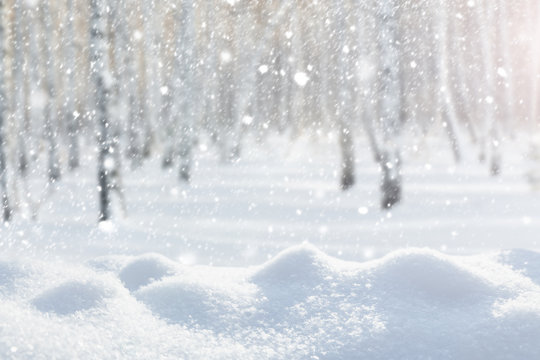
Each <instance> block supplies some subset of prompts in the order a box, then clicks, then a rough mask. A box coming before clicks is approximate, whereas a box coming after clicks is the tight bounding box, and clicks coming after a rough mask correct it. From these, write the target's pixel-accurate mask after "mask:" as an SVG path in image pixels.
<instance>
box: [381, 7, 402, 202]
mask: <svg viewBox="0 0 540 360" xmlns="http://www.w3.org/2000/svg"><path fill="white" fill-rule="evenodd" d="M399 4H400V2H399V1H398V0H381V1H378V2H377V20H378V28H379V35H378V37H377V42H378V48H379V61H380V69H379V114H378V116H379V122H380V124H379V125H380V127H381V128H382V129H381V130H382V137H383V141H382V148H381V157H380V159H379V164H380V167H381V173H382V179H381V207H382V208H383V209H390V208H391V207H392V206H394V205H395V204H397V203H398V202H399V201H400V200H401V187H402V184H401V181H402V180H401V154H400V148H399V135H400V130H401V123H400V112H401V105H402V104H401V96H400V76H399V61H400V58H399V48H398V41H397V36H398V30H399V29H398V23H399V22H398V8H399Z"/></svg>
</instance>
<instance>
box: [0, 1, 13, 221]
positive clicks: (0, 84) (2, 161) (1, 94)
mask: <svg viewBox="0 0 540 360" xmlns="http://www.w3.org/2000/svg"><path fill="white" fill-rule="evenodd" d="M5 11H6V10H5V8H4V0H0V19H2V20H0V197H1V201H2V219H3V221H4V222H7V221H9V220H10V219H11V215H12V210H11V207H10V205H9V198H8V187H7V182H8V181H7V163H6V151H5V149H6V141H5V134H4V130H5V127H4V124H5V123H4V117H5V112H6V91H5V77H4V70H5V69H4V57H5V48H4V43H5V31H4V22H3V19H4V12H5Z"/></svg>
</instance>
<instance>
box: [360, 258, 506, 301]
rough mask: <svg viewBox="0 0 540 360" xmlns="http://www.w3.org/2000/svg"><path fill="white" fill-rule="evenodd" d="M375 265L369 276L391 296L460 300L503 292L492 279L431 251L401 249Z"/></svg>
mask: <svg viewBox="0 0 540 360" xmlns="http://www.w3.org/2000/svg"><path fill="white" fill-rule="evenodd" d="M375 264H376V266H374V267H373V268H372V269H371V270H370V271H368V273H367V277H368V278H369V281H370V282H371V283H372V284H374V285H373V286H374V288H375V289H376V290H379V291H381V292H383V293H385V294H387V295H388V296H393V297H399V298H403V297H407V298H415V299H416V300H424V301H428V302H434V301H435V302H446V303H460V302H468V301H473V302H474V301H481V300H486V299H490V298H494V297H496V296H499V295H501V290H500V289H498V288H497V287H496V286H495V285H494V284H492V283H490V281H489V280H488V279H486V278H483V277H482V276H480V275H478V274H476V273H474V272H472V271H471V270H469V269H467V268H465V267H464V266H463V265H460V264H459V263H458V262H456V261H454V260H452V259H451V258H450V257H448V256H445V255H443V254H441V253H437V252H434V251H431V250H420V249H415V250H405V251H400V252H397V253H394V254H391V255H389V256H387V257H385V258H383V259H382V260H381V261H380V262H376V263H375Z"/></svg>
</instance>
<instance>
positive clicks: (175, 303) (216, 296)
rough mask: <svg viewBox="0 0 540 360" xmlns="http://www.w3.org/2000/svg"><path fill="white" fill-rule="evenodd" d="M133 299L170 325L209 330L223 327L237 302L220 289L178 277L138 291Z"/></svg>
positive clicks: (232, 296)
mask: <svg viewBox="0 0 540 360" xmlns="http://www.w3.org/2000/svg"><path fill="white" fill-rule="evenodd" d="M135 297H136V298H137V300H139V301H141V302H142V303H144V304H145V305H146V306H147V307H148V308H149V309H150V310H151V311H152V312H153V313H154V314H157V315H158V316H159V317H160V318H162V319H164V320H166V321H167V322H169V323H175V324H184V325H196V326H201V327H204V328H210V329H216V328H218V327H219V326H221V325H224V324H223V321H222V320H223V319H225V318H227V317H228V316H229V315H230V314H231V313H234V312H236V310H235V308H236V307H237V306H238V303H239V301H237V299H235V297H234V295H232V294H230V293H228V292H226V291H225V290H223V289H216V288H212V287H208V286H204V285H201V284H198V283H189V282H185V281H182V280H181V279H178V278H173V279H166V280H163V281H161V282H157V283H153V284H151V285H148V286H146V287H144V288H142V289H140V290H139V291H137V292H136V293H135Z"/></svg>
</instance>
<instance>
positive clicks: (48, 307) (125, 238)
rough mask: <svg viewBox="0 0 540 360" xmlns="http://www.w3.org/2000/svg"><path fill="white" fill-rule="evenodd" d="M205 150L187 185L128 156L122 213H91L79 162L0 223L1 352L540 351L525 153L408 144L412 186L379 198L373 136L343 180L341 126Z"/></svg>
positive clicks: (366, 354)
mask: <svg viewBox="0 0 540 360" xmlns="http://www.w3.org/2000/svg"><path fill="white" fill-rule="evenodd" d="M444 146H446V145H444ZM199 148H200V149H199V152H198V155H197V162H198V163H197V169H196V171H195V172H194V176H193V181H192V184H191V186H186V185H182V184H179V183H178V181H177V180H176V179H177V177H176V173H175V172H170V173H167V172H162V171H161V169H160V168H159V161H158V159H156V160H155V161H152V162H150V163H149V164H147V165H145V166H144V168H142V169H138V170H135V171H133V172H128V173H125V174H124V178H123V182H124V187H125V189H126V199H127V216H126V217H125V218H122V219H117V220H115V221H114V222H113V223H111V224H106V225H105V226H102V227H101V228H98V227H97V226H96V219H97V209H96V205H95V203H96V201H95V196H96V195H97V194H96V191H95V186H96V184H95V175H94V174H93V173H91V172H88V173H87V172H81V173H75V174H71V175H67V176H66V177H65V179H64V180H63V181H62V182H61V183H60V184H58V186H57V188H56V189H55V191H54V192H53V193H51V194H50V195H49V197H48V198H47V200H46V202H44V204H43V205H42V206H41V208H40V211H39V219H38V221H37V222H35V223H34V222H32V221H31V220H25V219H21V217H20V216H19V217H18V218H17V219H16V220H15V221H14V222H13V223H11V224H9V225H8V226H5V227H3V228H2V229H1V230H0V358H2V359H4V358H6V359H9V358H14V359H21V358H22V359H34V358H43V359H50V358H62V359H72V358H124V359H151V358H171V359H178V358H189V359H193V358H194V359H211V358H218V359H222V358H232V359H250V358H253V359H266V358H273V359H310V358H312V359H318V358H319V359H323V358H324V359H419V358H425V359H428V358H435V359H488V358H489V359H532V358H535V357H537V356H538V353H540V343H539V342H538V339H539V338H540V254H539V253H538V252H536V251H538V249H540V245H539V244H538V240H537V239H538V234H539V233H540V202H539V201H538V200H540V195H539V194H537V193H534V192H532V191H531V189H530V185H529V184H528V183H527V182H526V180H525V176H524V172H525V170H526V168H525V165H524V160H522V159H521V157H520V152H519V151H517V150H516V151H514V152H513V154H511V156H509V158H506V159H505V160H506V163H505V167H504V169H503V175H502V176H501V177H500V178H490V177H489V176H488V175H487V170H486V166H485V165H484V166H480V165H478V164H477V162H476V161H475V160H474V159H467V161H465V163H464V164H463V165H459V166H456V165H454V164H453V163H452V162H451V161H450V159H449V158H448V155H449V154H448V150H447V149H446V148H444V147H443V149H444V150H443V151H444V152H440V153H438V152H436V151H433V148H432V149H431V150H430V151H428V150H427V149H426V148H425V146H422V147H420V149H419V150H418V151H417V152H415V151H414V150H410V151H409V153H408V154H407V156H406V162H405V165H404V171H405V173H404V181H405V186H404V191H405V193H404V203H403V204H402V205H401V206H399V207H398V208H396V209H395V210H393V211H392V212H381V211H380V210H379V204H378V196H379V192H378V187H377V183H378V169H377V167H376V166H375V165H374V164H373V161H371V159H370V154H369V153H368V152H367V147H366V146H365V145H361V146H359V148H358V149H359V150H358V151H357V152H358V153H359V154H358V155H359V159H358V162H357V185H356V186H355V187H354V188H353V189H352V190H351V191H349V192H347V193H342V192H340V191H339V190H338V186H337V176H338V164H339V158H338V155H339V154H338V151H337V148H336V147H335V145H333V144H332V142H330V143H328V144H316V145H314V144H311V143H310V142H308V141H307V140H305V139H300V140H299V141H296V142H294V143H292V144H291V143H289V142H287V141H278V140H276V141H273V142H270V144H269V145H261V146H260V147H256V146H255V145H250V150H253V149H256V150H253V151H250V152H249V153H248V154H246V156H245V157H243V158H242V160H241V161H239V162H237V163H234V164H229V165H223V164H220V163H219V161H218V160H217V156H216V155H215V154H214V153H213V152H212V151H210V150H207V145H206V143H204V142H201V144H200V145H199ZM434 148H435V149H437V146H435V147H434ZM360 149H366V151H365V152H361V151H360ZM411 149H414V148H413V147H411ZM512 156H513V157H512ZM89 161H90V160H89ZM85 168H86V169H87V168H88V167H85ZM30 189H34V190H33V191H34V193H33V194H32V195H33V196H38V194H40V193H42V192H43V189H42V188H40V185H39V183H35V184H30Z"/></svg>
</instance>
